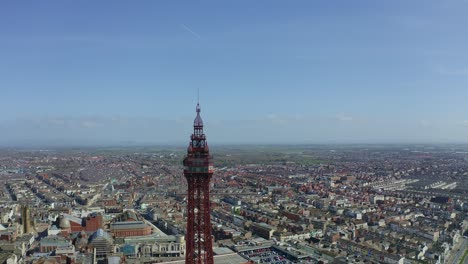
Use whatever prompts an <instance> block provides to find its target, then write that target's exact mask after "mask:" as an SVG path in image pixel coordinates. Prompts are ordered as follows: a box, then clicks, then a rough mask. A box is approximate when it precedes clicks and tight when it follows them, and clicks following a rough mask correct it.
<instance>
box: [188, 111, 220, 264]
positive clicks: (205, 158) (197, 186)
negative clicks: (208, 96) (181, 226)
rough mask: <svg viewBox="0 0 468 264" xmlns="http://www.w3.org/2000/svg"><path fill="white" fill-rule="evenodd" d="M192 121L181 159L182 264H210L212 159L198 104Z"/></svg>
mask: <svg viewBox="0 0 468 264" xmlns="http://www.w3.org/2000/svg"><path fill="white" fill-rule="evenodd" d="M196 111H197V116H196V117H195V120H194V122H193V134H192V135H191V137H190V143H189V146H188V148H187V156H186V157H185V158H184V162H183V163H184V176H185V178H186V179H187V184H188V190H187V234H186V254H185V263H193V264H201V263H203V264H205V263H206V264H213V245H212V244H213V242H212V237H211V221H210V213H211V210H210V179H211V177H212V176H213V160H212V157H211V155H210V150H209V148H208V143H207V142H206V136H205V134H204V133H203V120H202V118H201V116H200V111H201V109H200V104H197V108H196Z"/></svg>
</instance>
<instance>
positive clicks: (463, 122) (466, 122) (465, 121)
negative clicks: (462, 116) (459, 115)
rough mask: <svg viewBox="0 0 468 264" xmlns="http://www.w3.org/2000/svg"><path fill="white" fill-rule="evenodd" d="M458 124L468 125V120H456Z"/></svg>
mask: <svg viewBox="0 0 468 264" xmlns="http://www.w3.org/2000/svg"><path fill="white" fill-rule="evenodd" d="M458 125H460V126H464V127H468V120H463V121H461V122H458Z"/></svg>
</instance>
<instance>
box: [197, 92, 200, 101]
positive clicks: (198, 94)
mask: <svg viewBox="0 0 468 264" xmlns="http://www.w3.org/2000/svg"><path fill="white" fill-rule="evenodd" d="M199 103H200V88H197V104H199Z"/></svg>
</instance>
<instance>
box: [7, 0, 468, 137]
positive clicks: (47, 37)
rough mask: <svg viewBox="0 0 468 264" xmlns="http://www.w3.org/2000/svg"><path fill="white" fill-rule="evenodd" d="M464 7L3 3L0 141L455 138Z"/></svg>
mask: <svg viewBox="0 0 468 264" xmlns="http://www.w3.org/2000/svg"><path fill="white" fill-rule="evenodd" d="M467 9H468V3H467V2H466V1H444V2H439V1H412V2H407V1H392V2H388V3H383V2H380V3H376V2H373V1H358V2H353V3H347V2H341V3H339V5H336V4H335V5H334V4H331V3H325V2H313V3H311V2H307V1H297V2H295V3H294V4H291V3H286V2H280V1H268V2H249V1H240V2H236V3H235V4H226V3H223V4H221V3H217V2H215V1H204V2H202V3H200V4H193V3H184V4H183V5H181V4H180V2H178V3H176V2H170V3H169V2H165V3H163V2H152V1H142V2H139V4H138V5H135V4H134V5H125V4H124V3H123V2H119V1H117V2H112V4H110V2H100V3H94V2H91V1H89V2H86V1H84V2H73V1H44V2H41V3H30V4H27V5H26V4H21V3H16V2H10V3H5V4H3V6H2V9H1V10H0V23H1V24H2V25H6V26H5V27H2V28H0V57H1V58H2V60H1V61H0V87H1V88H0V90H1V92H2V96H1V97H2V99H3V100H2V104H0V112H1V113H2V115H1V117H0V129H1V131H2V132H1V135H2V136H1V138H0V145H2V146H4V145H7V146H15V145H26V146H27V145H125V144H165V143H167V144H180V145H183V144H185V143H186V140H185V139H186V138H187V136H188V135H189V133H190V130H191V128H190V123H191V121H192V116H191V114H192V113H193V110H194V108H195V105H196V100H197V90H200V104H201V107H202V112H203V116H204V119H205V125H206V130H207V133H209V134H210V142H212V143H214V144H223V143H265V144H272V143H281V144H284V143H413V142H415V143H419V142H424V143H445V142H450V143H453V142H460V143H468V114H467V113H468V107H467V105H466V103H465V102H464V101H465V99H466V98H468V89H466V87H468V65H467V64H466V61H468V60H467V59H468V53H467V52H466V48H465V47H466V46H468V35H466V34H464V32H465V29H464V25H466V24H467V23H468V18H466V16H465V14H466V11H467ZM158 140H159V141H158Z"/></svg>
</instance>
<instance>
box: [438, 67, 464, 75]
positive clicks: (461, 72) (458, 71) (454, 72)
mask: <svg viewBox="0 0 468 264" xmlns="http://www.w3.org/2000/svg"><path fill="white" fill-rule="evenodd" d="M436 72H437V73H438V74H440V75H462V76H464V75H468V67H467V68H458V69H447V68H437V69H436Z"/></svg>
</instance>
